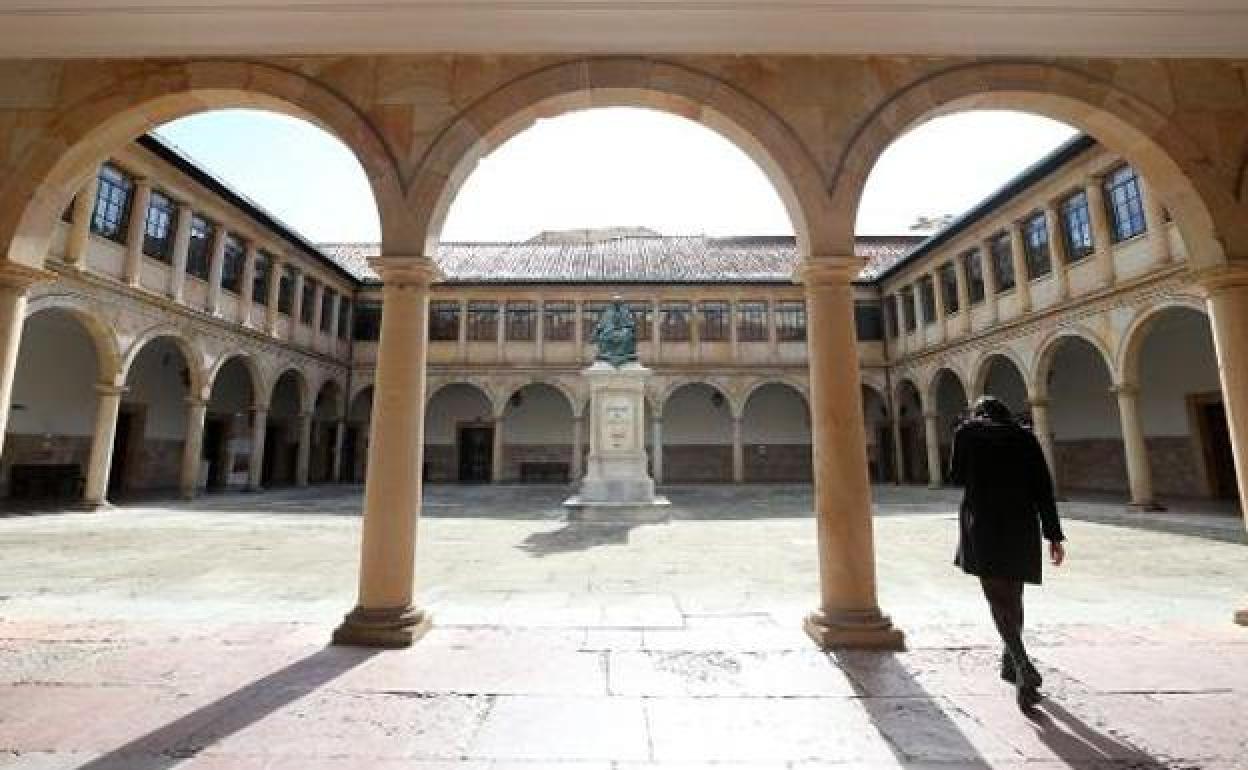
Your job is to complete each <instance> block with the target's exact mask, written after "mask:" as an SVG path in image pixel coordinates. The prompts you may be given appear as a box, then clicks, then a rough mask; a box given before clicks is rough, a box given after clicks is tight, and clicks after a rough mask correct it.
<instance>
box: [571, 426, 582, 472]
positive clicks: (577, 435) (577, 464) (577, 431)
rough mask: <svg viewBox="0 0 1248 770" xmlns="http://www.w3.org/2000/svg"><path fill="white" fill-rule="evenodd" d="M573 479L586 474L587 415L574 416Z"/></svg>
mask: <svg viewBox="0 0 1248 770" xmlns="http://www.w3.org/2000/svg"><path fill="white" fill-rule="evenodd" d="M571 473H572V480H573V481H578V482H579V481H580V480H581V477H582V476H584V475H585V415H583V414H578V415H574V416H573V417H572V471H571Z"/></svg>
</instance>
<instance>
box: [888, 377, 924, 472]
mask: <svg viewBox="0 0 1248 770" xmlns="http://www.w3.org/2000/svg"><path fill="white" fill-rule="evenodd" d="M896 408H897V414H896V417H895V418H894V419H895V420H896V421H897V437H898V438H897V441H898V444H897V445H898V446H899V447H900V449H901V452H900V459H901V480H902V482H903V483H907V484H926V483H927V480H928V468H927V426H926V425H925V422H924V419H923V397H922V396H921V395H920V394H919V389H918V387H917V386H916V385H915V384H914V383H913V382H912V381H910V380H902V381H901V382H900V383H898V385H897V407H896Z"/></svg>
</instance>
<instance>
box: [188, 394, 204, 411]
mask: <svg viewBox="0 0 1248 770" xmlns="http://www.w3.org/2000/svg"><path fill="white" fill-rule="evenodd" d="M208 401H209V399H206V398H204V397H202V396H187V397H186V405H187V406H189V407H191V408H192V409H207V408H208Z"/></svg>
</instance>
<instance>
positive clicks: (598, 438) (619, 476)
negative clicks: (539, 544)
mask: <svg viewBox="0 0 1248 770" xmlns="http://www.w3.org/2000/svg"><path fill="white" fill-rule="evenodd" d="M584 376H585V377H586V378H587V379H588V380H589V390H590V401H589V457H588V459H587V460H586V462H585V478H584V479H582V480H581V489H580V493H579V494H577V495H575V496H574V497H571V498H569V499H568V500H567V501H566V502H564V506H565V507H567V509H568V518H569V519H572V520H579V521H610V522H657V521H666V520H667V518H668V508H669V505H670V504H669V503H668V501H667V499H666V498H662V497H656V496H655V494H654V479H652V478H650V472H649V471H648V470H647V468H646V442H645V436H646V432H645V430H646V412H645V405H646V401H645V387H646V380H647V379H649V377H650V370H649V369H647V368H645V367H644V366H642V365H640V364H636V363H630V364H625V365H623V366H621V367H619V368H618V369H617V368H615V367H613V366H611V365H610V364H607V363H604V362H601V361H599V362H597V363H595V364H594V365H593V366H591V367H590V368H588V369H586V370H585V373H584Z"/></svg>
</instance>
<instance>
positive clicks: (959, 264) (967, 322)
mask: <svg viewBox="0 0 1248 770" xmlns="http://www.w3.org/2000/svg"><path fill="white" fill-rule="evenodd" d="M953 274H954V277H956V278H957V285H958V333H959V334H968V333H969V332H970V331H971V282H970V278H968V277H967V275H966V256H965V255H962V256H958V257H954V259H953Z"/></svg>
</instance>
